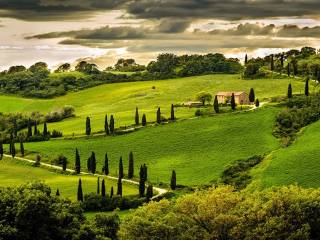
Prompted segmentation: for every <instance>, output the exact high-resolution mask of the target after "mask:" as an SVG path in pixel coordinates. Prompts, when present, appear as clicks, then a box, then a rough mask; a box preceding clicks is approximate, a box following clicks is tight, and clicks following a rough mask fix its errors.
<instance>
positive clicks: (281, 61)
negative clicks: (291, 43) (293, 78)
mask: <svg viewBox="0 0 320 240" xmlns="http://www.w3.org/2000/svg"><path fill="white" fill-rule="evenodd" d="M280 64H281V68H283V67H284V54H283V53H282V54H281V56H280Z"/></svg>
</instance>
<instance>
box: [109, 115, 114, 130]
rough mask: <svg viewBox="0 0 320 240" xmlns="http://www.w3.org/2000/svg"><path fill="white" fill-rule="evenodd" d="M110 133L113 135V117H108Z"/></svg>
mask: <svg viewBox="0 0 320 240" xmlns="http://www.w3.org/2000/svg"><path fill="white" fill-rule="evenodd" d="M110 133H111V134H114V133H115V128H114V118H113V115H111V117H110Z"/></svg>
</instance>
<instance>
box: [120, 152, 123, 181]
mask: <svg viewBox="0 0 320 240" xmlns="http://www.w3.org/2000/svg"><path fill="white" fill-rule="evenodd" d="M123 177H124V174H123V163H122V157H120V161H119V178H121V179H122V178H123Z"/></svg>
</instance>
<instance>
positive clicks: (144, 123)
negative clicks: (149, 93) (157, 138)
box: [141, 114, 147, 127]
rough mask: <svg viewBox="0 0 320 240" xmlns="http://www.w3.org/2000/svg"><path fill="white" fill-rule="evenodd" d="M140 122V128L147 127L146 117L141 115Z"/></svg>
mask: <svg viewBox="0 0 320 240" xmlns="http://www.w3.org/2000/svg"><path fill="white" fill-rule="evenodd" d="M141 121H142V126H144V127H145V126H146V125H147V117H146V115H145V114H143V115H142V120H141Z"/></svg>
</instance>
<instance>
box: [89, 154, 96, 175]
mask: <svg viewBox="0 0 320 240" xmlns="http://www.w3.org/2000/svg"><path fill="white" fill-rule="evenodd" d="M96 167H97V160H96V154H95V153H94V152H92V153H91V159H90V170H91V173H92V174H95V173H96Z"/></svg>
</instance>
